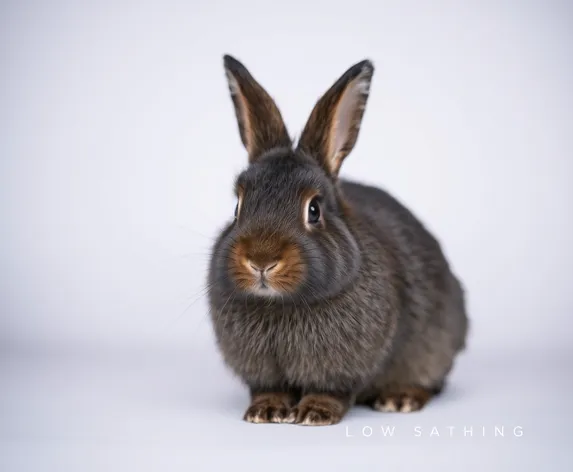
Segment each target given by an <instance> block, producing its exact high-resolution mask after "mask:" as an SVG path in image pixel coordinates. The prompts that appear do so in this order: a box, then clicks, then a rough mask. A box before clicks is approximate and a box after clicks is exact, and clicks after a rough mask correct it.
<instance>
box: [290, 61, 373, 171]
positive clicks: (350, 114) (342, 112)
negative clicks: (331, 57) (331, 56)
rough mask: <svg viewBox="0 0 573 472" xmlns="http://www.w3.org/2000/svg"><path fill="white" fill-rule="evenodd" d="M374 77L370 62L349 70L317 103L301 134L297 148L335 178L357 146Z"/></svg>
mask: <svg viewBox="0 0 573 472" xmlns="http://www.w3.org/2000/svg"><path fill="white" fill-rule="evenodd" d="M373 74H374V65H373V64H372V62H371V61H369V60H364V61H362V62H359V63H358V64H355V65H354V66H352V67H351V68H350V69H348V70H347V71H346V72H345V73H344V74H343V75H342V76H341V77H340V78H339V79H338V80H337V81H336V82H335V83H334V85H332V87H330V89H329V90H328V91H327V92H326V93H325V94H324V95H323V96H322V97H321V98H320V100H319V101H318V102H317V103H316V105H315V107H314V109H313V110H312V113H311V114H310V118H309V119H308V122H307V124H306V126H305V128H304V131H303V132H302V134H301V137H300V141H299V144H298V149H299V150H301V151H303V152H305V153H308V154H310V155H311V156H313V157H314V158H315V159H317V160H318V161H319V162H320V164H321V165H322V166H323V167H324V168H325V170H326V171H327V172H328V173H329V174H330V175H332V176H333V177H336V176H337V175H338V171H339V169H340V166H341V164H342V161H343V160H344V158H345V157H346V156H347V155H348V154H349V153H350V151H352V148H353V147H354V145H355V144H356V140H357V138H358V131H359V129H360V124H361V122H362V116H363V115H364V110H365V108H366V101H367V100H368V93H369V91H370V83H371V81H372V75H373Z"/></svg>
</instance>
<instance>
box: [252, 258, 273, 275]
mask: <svg viewBox="0 0 573 472" xmlns="http://www.w3.org/2000/svg"><path fill="white" fill-rule="evenodd" d="M247 263H248V264H249V267H250V268H251V269H252V270H253V271H255V272H260V273H261V274H265V273H268V272H270V271H271V270H273V269H274V268H275V267H276V266H277V264H278V262H277V261H271V262H262V263H261V262H254V261H252V260H250V259H249V260H248V261H247Z"/></svg>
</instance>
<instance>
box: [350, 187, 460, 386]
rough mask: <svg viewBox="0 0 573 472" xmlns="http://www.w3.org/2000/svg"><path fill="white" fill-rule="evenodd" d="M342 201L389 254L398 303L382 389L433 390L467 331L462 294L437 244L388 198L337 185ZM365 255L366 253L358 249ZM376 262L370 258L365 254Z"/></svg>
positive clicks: (374, 190)
mask: <svg viewBox="0 0 573 472" xmlns="http://www.w3.org/2000/svg"><path fill="white" fill-rule="evenodd" d="M341 189H342V192H343V195H344V198H345V201H346V202H347V204H348V205H349V207H350V211H351V213H352V214H353V215H355V218H356V220H357V221H359V222H361V223H359V224H358V228H357V233H358V239H359V240H360V241H367V240H368V238H365V237H363V236H361V234H362V233H363V232H364V227H367V228H369V230H368V232H369V233H372V232H375V233H378V238H379V240H380V241H382V244H383V245H384V246H385V247H387V246H390V247H388V248H387V249H388V250H389V252H391V253H392V254H393V260H394V261H395V266H394V268H393V269H394V272H395V273H394V274H393V278H394V279H395V280H398V281H399V283H398V284H396V286H397V287H398V290H399V299H400V301H401V309H400V316H399V317H398V327H397V332H396V338H395V341H394V343H393V345H394V352H393V355H392V356H390V357H389V365H387V366H386V369H385V371H386V372H385V374H384V376H383V378H382V379H381V381H382V383H386V384H393V383H397V384H401V385H403V384H408V383H416V384H420V383H421V384H426V385H424V386H426V387H438V386H439V385H438V384H439V383H440V382H441V380H442V379H443V378H444V377H445V375H446V374H447V373H448V372H449V370H450V369H451V366H452V362H453V359H454V357H455V354H456V353H457V352H458V351H460V350H461V349H463V348H464V346H465V340H466V336H467V331H468V319H467V315H466V309H465V301H464V291H463V288H462V286H461V284H460V282H459V281H458V279H457V277H456V276H455V275H454V274H453V272H452V271H451V269H450V266H449V264H448V261H447V259H446V257H445V255H444V253H443V251H442V249H441V247H440V244H439V242H438V241H437V239H436V238H435V237H434V236H433V235H432V234H431V233H430V231H429V230H428V229H427V228H426V227H425V226H424V224H423V223H422V222H421V221H420V220H419V219H418V218H417V217H416V216H415V215H414V214H413V213H412V212H411V211H410V210H408V209H407V208H406V207H405V206H404V205H403V204H402V203H400V202H399V201H398V200H397V199H396V198H395V197H393V196H392V195H390V194H389V193H388V192H386V191H384V190H382V189H380V188H376V187H373V186H368V185H362V184H359V183H355V182H351V181H347V180H345V181H341ZM362 250H363V251H364V252H365V253H368V252H369V251H370V252H371V251H372V248H370V247H368V245H366V247H362ZM370 257H371V258H373V259H376V255H375V254H372V253H370Z"/></svg>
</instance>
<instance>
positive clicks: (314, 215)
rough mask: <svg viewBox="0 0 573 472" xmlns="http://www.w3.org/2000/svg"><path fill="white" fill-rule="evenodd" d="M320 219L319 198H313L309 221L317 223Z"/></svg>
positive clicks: (309, 209) (309, 206) (309, 208)
mask: <svg viewBox="0 0 573 472" xmlns="http://www.w3.org/2000/svg"><path fill="white" fill-rule="evenodd" d="M319 221H320V206H319V205H318V199H317V198H313V199H312V200H311V201H310V203H309V204H308V222H309V223H310V224H317V223H318V222H319Z"/></svg>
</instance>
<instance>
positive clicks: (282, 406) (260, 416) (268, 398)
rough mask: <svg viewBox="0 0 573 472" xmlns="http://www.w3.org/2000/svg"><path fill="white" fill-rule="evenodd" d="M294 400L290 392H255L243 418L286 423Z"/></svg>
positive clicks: (258, 421) (250, 420) (249, 420)
mask: <svg viewBox="0 0 573 472" xmlns="http://www.w3.org/2000/svg"><path fill="white" fill-rule="evenodd" d="M294 401H295V397H294V395H292V394H290V393H282V392H281V393H258V394H254V395H253V398H252V400H251V405H250V406H249V408H248V409H247V411H246V412H245V415H244V416H243V419H244V420H245V421H248V422H249V423H284V422H285V420H286V419H287V416H288V415H289V413H290V408H291V406H292V405H293V404H294Z"/></svg>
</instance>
